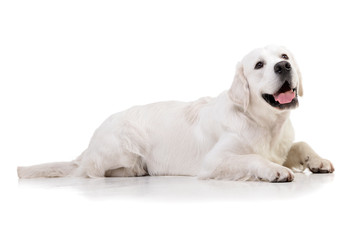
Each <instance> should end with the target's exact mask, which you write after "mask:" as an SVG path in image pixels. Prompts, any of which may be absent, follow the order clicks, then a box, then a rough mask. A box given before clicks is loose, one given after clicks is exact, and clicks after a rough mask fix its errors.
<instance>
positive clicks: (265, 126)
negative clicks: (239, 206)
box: [18, 46, 334, 182]
mask: <svg viewBox="0 0 359 240" xmlns="http://www.w3.org/2000/svg"><path fill="white" fill-rule="evenodd" d="M283 53H285V54H287V55H288V56H289V60H288V61H289V62H290V63H291V64H292V67H293V72H294V74H293V78H292V81H293V84H294V85H295V86H296V87H297V88H298V93H299V95H302V93H303V89H302V79H301V75H300V72H299V69H298V66H297V64H296V62H295V60H294V58H293V56H292V54H291V53H290V52H288V50H286V49H285V48H283V47H278V46H268V47H265V48H261V49H256V50H254V51H252V52H251V53H249V54H248V55H247V56H245V57H244V58H243V60H242V61H241V62H240V63H239V64H238V65H237V68H236V73H235V77H234V80H233V84H232V87H231V88H230V89H229V91H225V92H222V93H221V94H220V95H219V96H218V97H216V98H209V97H207V98H201V99H199V100H197V101H194V102H190V103H184V102H160V103H154V104H149V105H145V106H136V107H132V108H130V109H128V110H126V111H124V112H120V113H117V114H114V115H112V116H111V117H109V118H108V119H107V120H106V121H105V122H104V123H103V124H102V125H101V126H100V127H99V128H98V129H97V130H96V131H95V133H94V135H93V137H92V139H91V141H90V144H89V146H88V148H87V149H86V150H85V151H84V152H83V153H82V154H81V155H80V156H79V157H78V158H77V159H76V160H75V161H73V162H63V163H48V164H42V165H36V166H31V167H19V168H18V175H19V177H20V178H33V177H63V176H73V177H92V178H96V177H105V176H107V177H125V176H126V177H129V176H143V175H147V174H149V175H152V176H155V175H186V176H198V177H199V178H201V179H210V178H213V179H228V180H240V179H242V180H246V179H260V180H265V181H271V182H272V181H273V182H276V181H292V180H293V178H294V175H293V172H292V171H291V170H290V169H289V168H298V166H299V168H300V167H301V169H302V170H303V169H305V168H306V167H309V168H310V169H312V170H313V169H315V170H314V172H315V171H317V170H318V171H317V172H333V171H334V168H333V167H332V164H331V163H330V162H329V161H328V160H325V159H322V158H320V157H319V156H318V155H317V154H316V153H315V152H314V151H313V150H312V149H311V148H310V147H309V146H308V145H307V144H305V143H296V144H294V145H293V140H294V131H293V128H292V125H291V122H290V119H289V115H290V111H289V110H279V109H276V108H274V107H272V106H270V105H269V104H268V103H267V102H265V101H264V99H263V98H262V97H261V94H262V93H271V94H272V93H275V92H276V91H278V89H279V88H280V86H281V84H282V83H280V82H279V80H278V77H277V75H276V74H275V73H274V71H273V66H274V65H275V64H276V63H277V62H279V61H281V60H283V59H281V54H283ZM258 60H262V61H265V66H264V67H263V69H260V70H255V69H254V65H255V63H256V62H257V61H258ZM288 153H289V154H288ZM283 164H284V165H285V166H286V167H285V166H283Z"/></svg>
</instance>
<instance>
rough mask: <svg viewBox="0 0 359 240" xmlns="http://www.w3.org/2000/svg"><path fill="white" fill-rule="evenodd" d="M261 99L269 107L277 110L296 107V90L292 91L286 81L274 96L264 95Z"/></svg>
mask: <svg viewBox="0 0 359 240" xmlns="http://www.w3.org/2000/svg"><path fill="white" fill-rule="evenodd" d="M262 97H263V99H264V100H265V101H266V102H267V103H268V104H269V105H271V106H272V107H275V108H279V109H289V108H294V107H296V106H297V105H298V95H297V89H296V88H293V89H292V88H291V87H290V84H289V83H288V82H287V81H285V83H284V84H283V86H282V87H281V88H280V89H279V90H278V92H276V93H275V94H267V93H265V94H262Z"/></svg>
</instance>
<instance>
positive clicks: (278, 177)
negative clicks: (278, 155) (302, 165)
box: [258, 164, 294, 183]
mask: <svg viewBox="0 0 359 240" xmlns="http://www.w3.org/2000/svg"><path fill="white" fill-rule="evenodd" d="M258 178H259V179H260V180H262V181H269V182H272V183H278V182H292V181H293V179H294V174H293V172H292V171H291V170H290V169H289V168H286V167H283V166H280V165H278V164H272V165H271V166H269V167H268V168H266V169H263V171H261V172H260V173H259V174H258Z"/></svg>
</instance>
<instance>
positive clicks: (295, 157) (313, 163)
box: [283, 142, 334, 173]
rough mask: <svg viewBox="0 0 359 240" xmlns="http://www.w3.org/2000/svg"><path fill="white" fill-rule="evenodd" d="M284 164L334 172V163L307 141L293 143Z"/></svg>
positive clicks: (316, 171) (320, 171) (289, 166)
mask: <svg viewBox="0 0 359 240" xmlns="http://www.w3.org/2000/svg"><path fill="white" fill-rule="evenodd" d="M283 165H284V166H286V167H288V168H291V169H299V170H305V169H306V168H309V170H310V171H312V172H313V173H332V172H334V167H333V164H332V163H331V162H330V161H329V160H326V159H323V158H321V157H320V156H319V155H318V154H317V153H316V152H314V150H313V149H312V148H311V147H310V146H309V145H308V144H307V143H305V142H297V143H294V144H293V145H292V147H291V149H290V151H289V153H288V156H287V160H286V161H285V163H284V164H283Z"/></svg>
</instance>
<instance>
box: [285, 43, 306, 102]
mask: <svg viewBox="0 0 359 240" xmlns="http://www.w3.org/2000/svg"><path fill="white" fill-rule="evenodd" d="M283 48H284V49H285V50H286V51H287V52H288V53H289V54H290V58H291V62H292V63H293V64H294V67H295V69H296V71H297V75H298V81H299V86H298V95H299V96H301V97H303V80H302V73H301V72H300V69H299V67H298V63H297V61H296V60H295V58H294V56H293V54H292V53H291V52H290V51H289V50H288V49H287V48H286V47H283Z"/></svg>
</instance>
